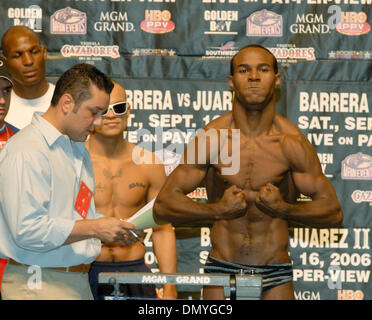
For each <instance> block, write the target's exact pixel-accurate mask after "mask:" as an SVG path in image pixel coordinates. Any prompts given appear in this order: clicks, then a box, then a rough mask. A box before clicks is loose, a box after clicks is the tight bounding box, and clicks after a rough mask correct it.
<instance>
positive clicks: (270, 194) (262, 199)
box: [255, 183, 283, 215]
mask: <svg viewBox="0 0 372 320" xmlns="http://www.w3.org/2000/svg"><path fill="white" fill-rule="evenodd" d="M255 202H256V205H257V206H258V207H259V208H262V209H263V210H265V209H266V210H265V211H266V212H267V211H269V213H270V214H271V215H275V213H277V212H280V208H281V206H282V203H283V197H282V195H281V194H280V190H279V188H278V187H276V186H274V185H273V184H271V183H267V184H265V185H264V186H262V187H261V188H260V190H259V192H258V193H257V195H256V200H255Z"/></svg>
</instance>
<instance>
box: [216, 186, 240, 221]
mask: <svg viewBox="0 0 372 320" xmlns="http://www.w3.org/2000/svg"><path fill="white" fill-rule="evenodd" d="M219 203H221V205H222V206H223V209H224V210H223V211H224V213H223V214H222V217H221V219H234V218H238V217H240V216H242V215H244V214H245V209H246V208H247V202H246V200H245V195H244V192H243V190H242V189H240V188H239V187H237V186H236V185H233V186H231V187H229V188H228V189H226V190H225V192H224V194H223V196H222V198H221V200H220V201H219Z"/></svg>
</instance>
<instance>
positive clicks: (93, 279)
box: [89, 259, 156, 300]
mask: <svg viewBox="0 0 372 320" xmlns="http://www.w3.org/2000/svg"><path fill="white" fill-rule="evenodd" d="M100 272H151V270H150V268H149V267H148V266H147V265H146V264H145V261H144V259H138V260H133V261H122V262H101V261H95V262H93V263H92V265H91V267H90V270H89V283H90V288H91V290H92V293H93V297H94V300H106V299H110V297H111V298H112V296H113V291H114V286H112V285H110V284H99V283H98V274H99V273H100ZM119 290H120V292H121V293H122V294H123V295H124V297H136V298H137V297H138V298H156V291H155V285H149V284H146V285H142V284H120V285H119Z"/></svg>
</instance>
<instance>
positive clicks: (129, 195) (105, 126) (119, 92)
mask: <svg viewBox="0 0 372 320" xmlns="http://www.w3.org/2000/svg"><path fill="white" fill-rule="evenodd" d="M129 112H130V109H129V104H128V103H127V102H126V93H125V90H124V88H123V87H122V86H120V84H118V83H116V82H115V83H114V88H113V90H112V92H111V95H110V105H109V108H108V109H107V111H106V112H104V113H103V115H102V119H103V121H102V126H100V127H97V128H96V129H95V131H94V132H93V133H92V134H91V135H90V137H89V139H88V141H87V143H86V146H87V149H88V151H89V153H90V155H91V158H92V162H93V169H94V176H95V184H96V194H95V198H94V200H95V205H96V207H97V210H98V211H99V212H100V213H102V214H104V215H105V216H107V217H116V218H120V219H123V220H126V219H128V218H129V217H131V216H132V215H133V214H134V213H136V212H137V211H138V210H139V209H140V208H141V207H143V206H144V205H145V204H146V203H148V202H149V201H151V200H152V199H154V198H155V197H156V196H157V194H158V192H159V190H160V188H161V186H162V185H163V183H164V181H165V170H164V166H163V165H162V164H159V163H160V162H159V161H157V162H155V156H154V154H152V153H149V155H150V156H152V157H153V159H154V161H153V162H152V163H154V164H142V165H138V164H136V163H135V162H134V161H133V158H132V152H133V149H134V148H135V145H134V144H132V143H130V142H129V141H127V140H125V139H124V138H123V132H124V131H125V130H126V128H127V121H128V116H129ZM143 152H148V151H145V150H143ZM155 163H157V164H155ZM139 235H140V236H142V235H143V234H142V235H141V234H139ZM152 240H153V244H154V251H155V255H156V257H157V261H158V267H159V269H160V272H164V273H174V272H176V267H177V258H176V242H175V234H174V231H173V228H172V226H171V225H169V224H168V225H164V226H159V227H156V228H153V233H152ZM145 252H146V248H145V247H144V245H143V244H142V243H141V242H140V241H136V239H135V238H134V237H133V244H131V245H128V246H122V245H121V244H120V243H119V242H107V243H105V244H104V246H103V247H102V250H101V254H100V255H99V257H98V258H97V259H96V261H95V262H94V263H92V266H91V269H90V272H89V278H90V279H89V281H90V284H91V289H92V293H93V295H94V297H95V299H97V300H102V299H109V296H110V294H111V293H112V291H113V289H112V287H111V286H109V285H98V274H99V273H100V272H150V269H149V267H148V266H146V265H145V262H144V255H145ZM120 290H121V292H122V293H123V294H124V295H125V296H127V297H147V298H155V297H156V295H155V288H154V286H152V285H125V286H124V285H122V286H121V288H120ZM163 297H164V298H168V299H171V298H176V297H177V292H176V288H175V286H174V285H164V286H163Z"/></svg>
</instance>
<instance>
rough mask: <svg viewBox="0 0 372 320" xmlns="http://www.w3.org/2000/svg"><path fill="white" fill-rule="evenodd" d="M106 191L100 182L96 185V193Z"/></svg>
mask: <svg viewBox="0 0 372 320" xmlns="http://www.w3.org/2000/svg"><path fill="white" fill-rule="evenodd" d="M105 190H106V186H105V185H103V184H102V183H101V182H100V183H98V184H96V192H103V191H105Z"/></svg>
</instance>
